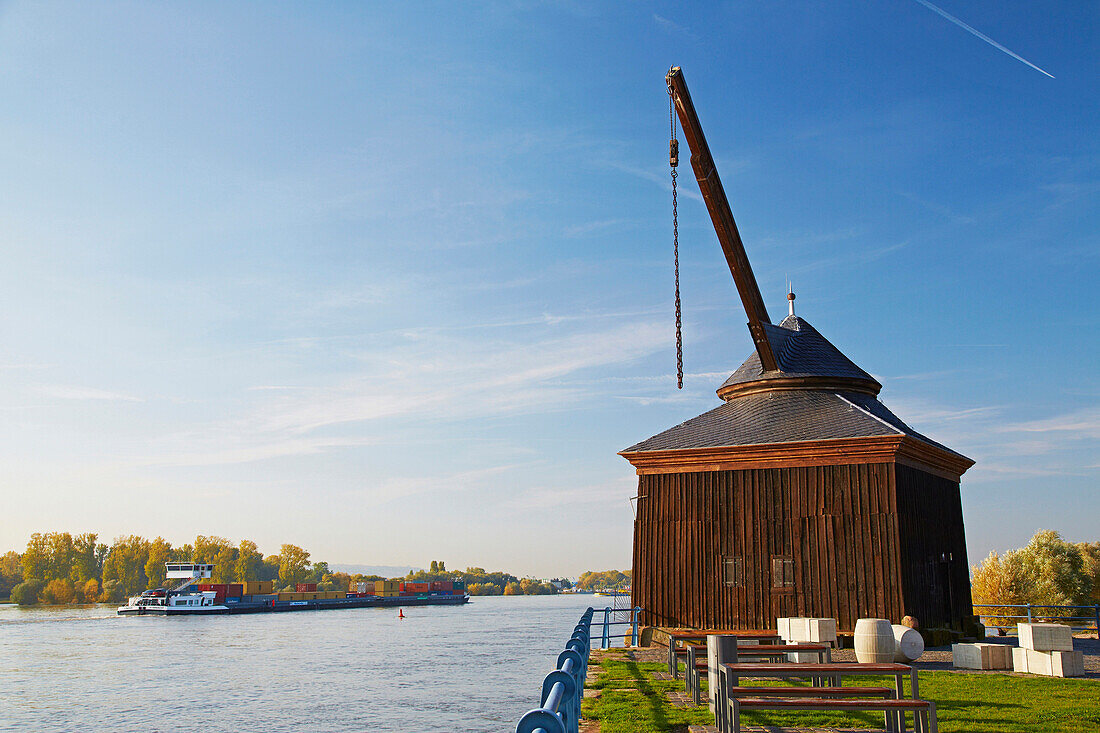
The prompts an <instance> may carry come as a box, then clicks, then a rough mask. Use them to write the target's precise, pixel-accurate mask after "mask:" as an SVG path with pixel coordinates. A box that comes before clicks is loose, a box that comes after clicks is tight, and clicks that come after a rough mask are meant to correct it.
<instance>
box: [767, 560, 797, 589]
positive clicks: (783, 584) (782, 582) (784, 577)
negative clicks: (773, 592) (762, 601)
mask: <svg viewBox="0 0 1100 733" xmlns="http://www.w3.org/2000/svg"><path fill="white" fill-rule="evenodd" d="M772 587H773V588H793V587H794V559H793V558H790V557H773V558H772Z"/></svg>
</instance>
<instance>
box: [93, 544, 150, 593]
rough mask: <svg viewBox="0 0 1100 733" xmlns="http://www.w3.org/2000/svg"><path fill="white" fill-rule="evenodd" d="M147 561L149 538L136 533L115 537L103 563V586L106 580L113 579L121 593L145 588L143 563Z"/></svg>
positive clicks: (135, 591) (146, 581)
mask: <svg viewBox="0 0 1100 733" xmlns="http://www.w3.org/2000/svg"><path fill="white" fill-rule="evenodd" d="M148 561H149V540H147V539H145V538H144V537H139V536H138V535H130V536H128V537H119V538H117V539H115V541H114V544H112V545H111V549H110V551H109V552H108V553H107V559H106V561H105V562H104V563H103V584H104V588H106V586H107V582H108V581H111V580H114V581H117V582H118V584H119V587H121V588H122V592H123V593H138V592H140V591H143V590H145V589H146V588H148V587H149V586H148V580H147V579H146V577H145V563H147V562H148ZM112 600H113V599H112Z"/></svg>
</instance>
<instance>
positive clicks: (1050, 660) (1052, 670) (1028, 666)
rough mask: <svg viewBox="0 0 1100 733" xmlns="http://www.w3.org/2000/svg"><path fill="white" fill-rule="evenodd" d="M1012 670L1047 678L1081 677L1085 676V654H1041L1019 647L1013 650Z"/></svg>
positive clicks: (1064, 652)
mask: <svg viewBox="0 0 1100 733" xmlns="http://www.w3.org/2000/svg"><path fill="white" fill-rule="evenodd" d="M1012 669H1013V670H1014V671H1016V672H1027V673H1028V674H1041V675H1046V676H1047V677H1080V676H1082V675H1084V674H1085V654H1084V652H1080V651H1077V652H1066V651H1052V652H1041V651H1036V650H1035V649H1022V648H1020V647H1017V648H1015V649H1013V650H1012Z"/></svg>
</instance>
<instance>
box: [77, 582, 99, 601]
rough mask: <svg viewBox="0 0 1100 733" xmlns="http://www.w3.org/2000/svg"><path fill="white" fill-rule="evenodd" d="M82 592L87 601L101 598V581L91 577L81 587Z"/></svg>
mask: <svg viewBox="0 0 1100 733" xmlns="http://www.w3.org/2000/svg"><path fill="white" fill-rule="evenodd" d="M80 594H81V596H83V598H84V602H85V603H95V602H96V600H98V599H99V581H98V580H96V579H95V578H90V579H89V580H88V581H87V582H86V583H84V586H83V587H82V588H81V589H80Z"/></svg>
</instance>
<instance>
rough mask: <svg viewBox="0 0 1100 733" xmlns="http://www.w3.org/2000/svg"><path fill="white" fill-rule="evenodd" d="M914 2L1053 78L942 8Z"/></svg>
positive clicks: (926, 1) (926, 2) (925, 1)
mask: <svg viewBox="0 0 1100 733" xmlns="http://www.w3.org/2000/svg"><path fill="white" fill-rule="evenodd" d="M916 1H917V2H918V3H920V4H921V5H923V6H924V7H926V8H928V9H929V10H931V11H932V12H933V13H936V14H937V15H939V16H941V17H943V18H946V19H947V20H949V21H951V22H952V23H954V24H955V25H957V26H959V27H960V28H962V29H963V30H964V31H966V32H967V33H970V34H971V35H973V36H977V37H978V38H980V39H982V40H983V41H985V42H986V43H988V44H989V45H990V46H992V47H993V48H995V49H997V50H998V51H1003V52H1004V53H1007V54H1008V55H1009V56H1011V57H1012V58H1014V59H1016V60H1017V61H1022V62H1023V63H1025V64H1027V65H1028V66H1030V67H1031V68H1033V69H1035V70H1036V71H1038V72H1039V73H1040V74H1046V75H1047V76H1049V77H1050V78H1051V79H1053V78H1054V74H1051V73H1049V72H1047V71H1043V70H1042V69H1040V68H1039V67H1038V66H1036V65H1035V64H1033V63H1031V62H1030V61H1028V60H1027V59H1025V58H1024V57H1023V56H1020V55H1019V54H1017V53H1014V52H1012V51H1010V50H1008V49H1007V48H1005V47H1004V46H1002V45H1001V44H999V43H997V42H996V41H994V40H993V39H992V38H990V37H989V36H987V35H986V34H984V33H982V32H981V31H979V30H978V29H976V28H973V27H972V26H969V25H967V24H966V23H964V22H962V21H961V20H959V19H958V18H956V17H955V16H954V15H951V13H948V12H947V11H946V10H943V9H942V8H938V7H936V6H935V5H933V4H932V3H930V2H928V0H916Z"/></svg>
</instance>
